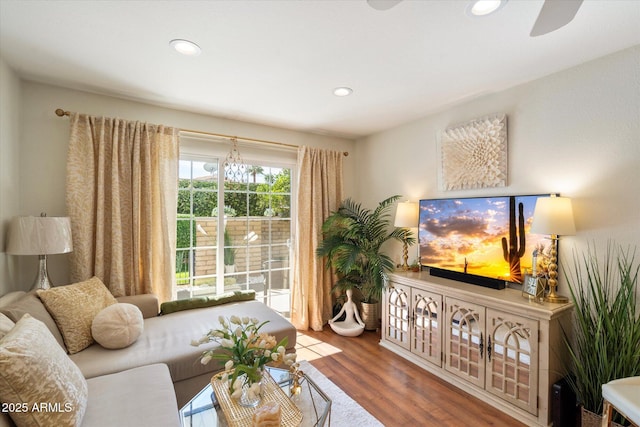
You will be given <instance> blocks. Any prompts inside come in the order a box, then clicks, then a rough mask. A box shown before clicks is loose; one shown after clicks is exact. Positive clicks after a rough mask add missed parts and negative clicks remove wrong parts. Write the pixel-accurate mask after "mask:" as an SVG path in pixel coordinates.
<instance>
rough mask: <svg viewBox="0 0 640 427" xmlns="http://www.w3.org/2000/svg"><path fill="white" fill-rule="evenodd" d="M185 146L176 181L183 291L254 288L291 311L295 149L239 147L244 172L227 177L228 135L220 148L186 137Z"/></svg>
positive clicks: (282, 310)
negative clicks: (277, 154) (277, 153)
mask: <svg viewBox="0 0 640 427" xmlns="http://www.w3.org/2000/svg"><path fill="white" fill-rule="evenodd" d="M181 146H186V149H183V148H182V147H181V155H180V170H179V184H178V211H177V214H178V215H177V240H176V286H177V296H178V298H179V299H183V298H189V297H192V296H202V295H214V294H219V293H222V292H227V291H232V290H246V289H253V290H255V291H256V298H257V299H259V300H262V301H263V302H265V304H267V305H269V306H270V307H272V308H273V309H275V310H276V311H278V312H280V313H282V314H283V315H285V316H288V315H289V305H290V269H291V262H290V254H291V247H292V240H293V234H292V221H291V218H292V210H293V208H294V200H292V194H293V193H292V182H293V180H292V170H293V164H292V161H294V160H293V159H292V155H291V153H287V154H288V156H284V158H283V159H280V161H277V160H276V159H274V154H273V153H267V155H265V154H262V155H261V152H260V151H258V150H255V149H254V150H248V149H247V150H243V149H242V147H241V152H242V155H243V156H245V155H247V154H248V155H250V156H251V159H250V160H248V158H249V156H247V159H245V172H244V173H243V174H242V177H241V178H238V179H234V180H225V177H224V170H223V168H222V165H223V162H224V159H225V155H226V154H225V153H224V151H222V150H223V149H224V148H226V150H227V151H228V149H229V145H228V143H226V144H224V145H221V146H219V147H217V148H218V149H217V150H215V149H212V147H211V146H207V147H206V149H205V148H203V147H202V146H200V145H198V144H191V145H190V144H183V140H182V139H181ZM198 147H200V149H198ZM214 148H215V145H214ZM245 152H246V153H247V154H245ZM220 207H222V209H220Z"/></svg>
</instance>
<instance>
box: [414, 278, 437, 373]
mask: <svg viewBox="0 0 640 427" xmlns="http://www.w3.org/2000/svg"><path fill="white" fill-rule="evenodd" d="M411 301H412V307H413V316H412V319H413V327H412V328H411V352H412V353H415V354H417V355H418V356H420V357H422V358H423V359H426V360H428V361H429V362H431V363H434V364H435V365H437V366H442V344H441V343H442V295H438V294H434V293H430V292H426V291H422V290H420V289H416V288H412V289H411Z"/></svg>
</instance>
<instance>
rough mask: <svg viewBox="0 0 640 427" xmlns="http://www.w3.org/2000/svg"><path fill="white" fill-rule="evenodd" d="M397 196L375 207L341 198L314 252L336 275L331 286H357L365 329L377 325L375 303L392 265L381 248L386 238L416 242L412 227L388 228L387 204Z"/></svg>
mask: <svg viewBox="0 0 640 427" xmlns="http://www.w3.org/2000/svg"><path fill="white" fill-rule="evenodd" d="M399 198H400V196H399V195H396V196H392V197H389V198H388V199H385V200H383V201H382V202H380V203H379V204H378V206H377V207H376V208H375V209H374V210H370V209H365V208H363V207H362V205H361V204H360V203H356V202H354V201H353V200H351V199H346V200H344V201H343V202H342V203H341V205H340V207H339V208H338V210H337V211H335V212H333V213H332V214H331V215H330V216H329V217H328V218H327V219H326V221H325V222H324V224H323V225H322V233H323V236H324V238H323V240H322V242H321V243H320V244H319V245H318V248H317V249H316V254H317V255H318V256H320V257H326V258H327V268H333V269H334V271H335V272H336V274H337V276H338V280H337V282H336V284H335V287H334V290H339V291H344V290H347V289H353V288H356V289H359V290H360V292H361V294H362V301H361V304H362V320H363V321H364V323H365V329H368V330H371V329H376V328H377V325H378V303H379V301H380V297H381V295H382V291H383V289H384V287H385V286H386V283H387V281H388V277H387V273H388V272H389V271H391V270H392V269H393V261H392V260H391V258H390V257H389V256H388V255H386V254H384V253H383V252H382V251H381V248H382V245H383V244H384V243H385V242H387V241H389V240H397V241H400V242H402V241H405V240H406V241H407V243H408V244H413V243H415V238H414V237H412V236H411V231H410V230H407V229H403V228H390V226H391V221H390V215H389V208H390V207H391V206H392V205H393V203H394V202H396V201H397V200H398V199H399Z"/></svg>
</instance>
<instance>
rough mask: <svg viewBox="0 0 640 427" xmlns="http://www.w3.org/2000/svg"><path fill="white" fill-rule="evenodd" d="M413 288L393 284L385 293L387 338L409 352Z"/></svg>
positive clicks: (385, 329)
mask: <svg viewBox="0 0 640 427" xmlns="http://www.w3.org/2000/svg"><path fill="white" fill-rule="evenodd" d="M410 296H411V287H409V286H405V285H400V284H398V283H394V282H391V283H390V284H389V286H388V287H387V289H386V292H385V304H384V316H385V319H384V320H385V321H386V323H385V328H384V331H383V333H384V335H385V338H386V339H387V340H388V341H390V342H393V343H394V344H397V345H399V346H402V347H404V348H406V349H407V350H409V326H410V325H409V323H410V322H409V320H410V311H411V306H410V303H409V302H410Z"/></svg>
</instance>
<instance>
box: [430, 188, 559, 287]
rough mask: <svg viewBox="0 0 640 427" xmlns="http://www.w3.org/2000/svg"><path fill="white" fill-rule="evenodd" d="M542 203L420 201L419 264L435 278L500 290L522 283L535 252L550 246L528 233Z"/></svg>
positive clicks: (515, 199) (520, 199)
mask: <svg viewBox="0 0 640 427" xmlns="http://www.w3.org/2000/svg"><path fill="white" fill-rule="evenodd" d="M545 196H546V195H545ZM538 197H540V196H538V195H534V196H501V197H478V198H451V199H429V200H420V226H419V230H418V240H419V245H420V263H421V264H422V265H424V266H427V267H430V270H431V274H432V275H436V276H443V277H449V278H453V279H456V280H462V281H465V282H470V283H475V284H480V285H483V286H489V287H494V288H498V289H502V288H504V282H514V283H522V281H523V278H524V274H525V271H527V269H531V268H532V256H533V252H534V250H536V249H538V250H539V251H542V252H545V251H548V246H549V240H548V239H545V237H547V236H543V235H538V234H531V233H529V230H530V228H531V222H532V220H533V210H534V208H535V205H536V200H537V198H538ZM443 273H444V274H443ZM447 273H451V274H450V275H448V274H447ZM476 282H478V283H476Z"/></svg>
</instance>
